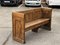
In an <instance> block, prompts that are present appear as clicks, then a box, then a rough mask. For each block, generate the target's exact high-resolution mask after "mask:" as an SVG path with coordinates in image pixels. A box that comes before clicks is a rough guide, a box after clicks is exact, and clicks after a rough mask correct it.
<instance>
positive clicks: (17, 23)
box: [12, 12, 25, 42]
mask: <svg viewBox="0 0 60 45" xmlns="http://www.w3.org/2000/svg"><path fill="white" fill-rule="evenodd" d="M12 24H13V25H12V30H13V39H15V40H17V41H19V42H24V40H25V38H24V37H25V35H24V34H25V30H24V29H25V24H24V14H23V13H17V12H13V13H12ZM19 36H20V37H19ZM19 39H20V40H19Z"/></svg>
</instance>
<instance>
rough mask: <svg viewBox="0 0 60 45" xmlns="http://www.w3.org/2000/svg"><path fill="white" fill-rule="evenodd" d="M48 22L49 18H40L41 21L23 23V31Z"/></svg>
mask: <svg viewBox="0 0 60 45" xmlns="http://www.w3.org/2000/svg"><path fill="white" fill-rule="evenodd" d="M48 22H49V18H44V19H43V18H42V19H37V20H35V21H31V22H28V23H25V30H29V29H32V27H34V26H35V27H36V25H38V26H41V25H44V24H47V23H48ZM35 27H34V28H35Z"/></svg>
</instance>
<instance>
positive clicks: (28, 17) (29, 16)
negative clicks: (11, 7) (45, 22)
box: [25, 9, 42, 23]
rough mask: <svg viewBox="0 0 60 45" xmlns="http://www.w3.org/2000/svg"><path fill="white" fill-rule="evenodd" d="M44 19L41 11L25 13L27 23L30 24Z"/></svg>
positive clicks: (35, 10)
mask: <svg viewBox="0 0 60 45" xmlns="http://www.w3.org/2000/svg"><path fill="white" fill-rule="evenodd" d="M39 18H42V12H41V9H33V10H28V11H26V12H25V22H26V23H27V22H30V21H33V20H36V19H39Z"/></svg>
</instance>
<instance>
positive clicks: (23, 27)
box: [12, 8, 52, 43]
mask: <svg viewBox="0 0 60 45" xmlns="http://www.w3.org/2000/svg"><path fill="white" fill-rule="evenodd" d="M51 17H52V9H50V8H37V9H32V10H27V11H17V12H13V13H12V24H13V25H12V33H13V39H14V40H16V41H18V42H21V43H25V32H26V31H29V30H32V32H38V28H39V27H41V26H45V27H48V29H50V30H51Z"/></svg>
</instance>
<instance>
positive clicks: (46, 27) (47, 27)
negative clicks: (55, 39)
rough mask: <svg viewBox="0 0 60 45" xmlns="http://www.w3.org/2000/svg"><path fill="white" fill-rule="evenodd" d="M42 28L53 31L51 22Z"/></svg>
mask: <svg viewBox="0 0 60 45" xmlns="http://www.w3.org/2000/svg"><path fill="white" fill-rule="evenodd" d="M42 28H44V29H47V30H49V31H51V22H49V23H47V24H46V25H43V26H42Z"/></svg>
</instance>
